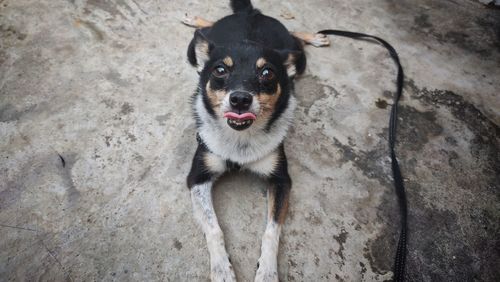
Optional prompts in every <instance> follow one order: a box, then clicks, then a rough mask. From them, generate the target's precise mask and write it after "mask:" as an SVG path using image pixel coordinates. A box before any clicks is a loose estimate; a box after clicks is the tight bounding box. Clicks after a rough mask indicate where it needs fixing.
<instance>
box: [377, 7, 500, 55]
mask: <svg viewBox="0 0 500 282" xmlns="http://www.w3.org/2000/svg"><path fill="white" fill-rule="evenodd" d="M386 2H387V5H386V6H387V9H388V10H389V11H391V13H392V14H393V15H395V16H394V17H392V19H393V20H394V21H396V22H397V23H398V26H401V27H402V28H405V29H407V30H409V31H410V32H411V34H412V36H417V38H418V40H419V41H427V40H429V37H432V38H434V39H435V40H436V41H437V42H439V43H441V44H449V45H454V46H457V47H458V48H461V49H463V50H465V51H468V52H470V53H473V54H477V55H479V56H481V57H483V58H487V57H490V56H491V55H492V54H493V53H495V52H498V50H500V48H499V46H500V36H499V34H500V33H499V30H500V17H499V13H498V11H494V10H487V9H484V8H483V6H482V4H480V3H474V2H473V1H469V2H468V3H463V4H462V5H460V4H453V12H452V13H450V4H449V3H447V1H433V0H424V1H419V3H418V5H415V3H413V2H412V1H408V0H405V1H394V0H386ZM471 9H478V10H481V11H482V12H481V15H477V14H475V13H471V12H470V10H471ZM472 30H473V31H474V32H471V31H472Z"/></svg>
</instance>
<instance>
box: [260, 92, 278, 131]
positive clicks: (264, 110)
mask: <svg viewBox="0 0 500 282" xmlns="http://www.w3.org/2000/svg"><path fill="white" fill-rule="evenodd" d="M280 96H281V86H280V85H279V84H278V87H276V92H275V93H273V94H268V93H259V94H257V101H259V105H260V112H259V115H258V116H259V117H260V118H261V119H260V121H262V122H266V121H267V120H268V119H269V118H270V117H271V115H272V113H273V112H274V109H275V108H276V103H277V102H278V99H279V97H280Z"/></svg>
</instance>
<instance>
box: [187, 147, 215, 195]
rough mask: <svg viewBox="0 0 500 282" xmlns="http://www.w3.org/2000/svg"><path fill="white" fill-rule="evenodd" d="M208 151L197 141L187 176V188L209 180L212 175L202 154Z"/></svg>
mask: <svg viewBox="0 0 500 282" xmlns="http://www.w3.org/2000/svg"><path fill="white" fill-rule="evenodd" d="M207 152H209V150H208V149H207V147H206V146H205V144H203V143H199V144H198V148H197V149H196V153H195V154H194V157H193V162H192V165H191V170H190V171H189V175H188V177H187V186H188V188H189V189H191V188H193V186H195V185H198V184H203V183H205V182H208V181H211V180H212V178H213V177H214V175H213V174H212V173H211V172H210V170H209V169H208V168H207V167H206V165H205V161H204V159H203V158H204V156H205V154H206V153H207Z"/></svg>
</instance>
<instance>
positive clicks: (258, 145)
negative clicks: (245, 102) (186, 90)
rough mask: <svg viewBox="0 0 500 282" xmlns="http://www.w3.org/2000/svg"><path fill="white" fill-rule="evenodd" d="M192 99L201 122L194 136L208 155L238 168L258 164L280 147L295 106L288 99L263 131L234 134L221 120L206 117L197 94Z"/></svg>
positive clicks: (294, 103) (253, 128)
mask: <svg viewBox="0 0 500 282" xmlns="http://www.w3.org/2000/svg"><path fill="white" fill-rule="evenodd" d="M195 99H196V100H195V105H194V106H195V111H196V113H197V114H198V116H199V118H200V121H201V126H200V127H199V128H198V133H199V134H200V136H201V138H202V139H203V142H204V143H205V144H206V145H207V147H208V148H209V149H210V151H212V153H214V154H216V155H218V156H220V157H221V158H223V159H226V160H231V161H233V162H236V163H239V164H247V163H251V162H255V161H257V160H260V159H262V158H264V157H265V156H267V155H268V154H270V153H271V152H273V151H274V150H275V149H276V148H277V147H278V146H279V145H280V143H281V142H282V141H283V139H284V138H285V136H286V133H287V131H288V128H289V127H290V124H291V122H292V119H293V114H294V111H295V107H296V103H297V102H296V100H295V97H293V95H292V96H291V97H290V100H289V102H288V107H287V109H286V110H285V111H284V112H283V113H282V114H281V116H280V117H279V118H278V119H277V120H276V121H275V122H274V123H273V125H272V126H271V128H270V129H269V130H267V131H266V130H265V129H264V127H263V126H261V127H259V126H255V125H252V126H251V127H250V128H248V129H246V130H243V131H236V130H234V129H232V128H230V127H229V126H228V125H227V124H226V120H225V119H224V118H222V116H221V117H218V118H214V117H212V116H211V115H210V114H208V112H207V109H206V108H205V106H204V104H203V101H202V96H201V94H197V96H196V98H195ZM217 114H218V113H217Z"/></svg>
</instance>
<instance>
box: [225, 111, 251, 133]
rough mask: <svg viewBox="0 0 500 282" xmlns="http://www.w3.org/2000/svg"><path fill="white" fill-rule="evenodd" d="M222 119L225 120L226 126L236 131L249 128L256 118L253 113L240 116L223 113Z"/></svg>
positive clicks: (232, 113)
mask: <svg viewBox="0 0 500 282" xmlns="http://www.w3.org/2000/svg"><path fill="white" fill-rule="evenodd" d="M224 117H225V118H227V125H229V126H230V127H231V128H232V129H234V130H238V131H240V130H245V129H247V128H249V127H250V126H251V125H252V123H253V121H254V120H255V119H256V118H257V117H256V116H255V115H254V114H253V113H249V112H246V113H242V114H237V113H234V112H226V113H224Z"/></svg>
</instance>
